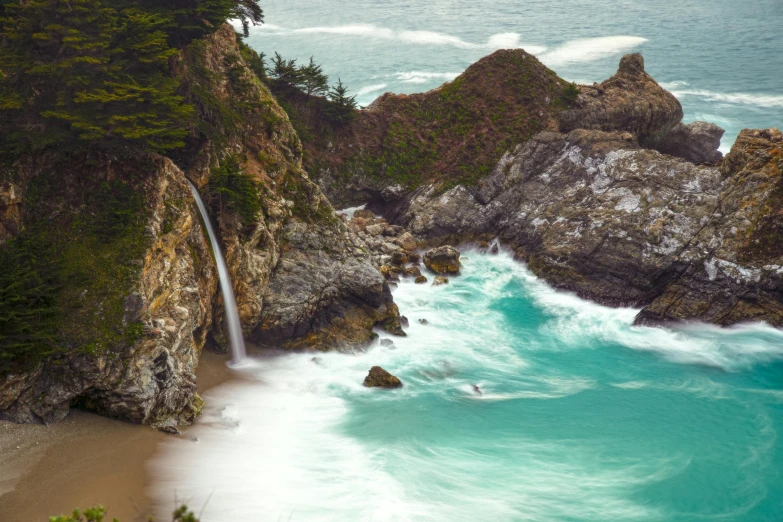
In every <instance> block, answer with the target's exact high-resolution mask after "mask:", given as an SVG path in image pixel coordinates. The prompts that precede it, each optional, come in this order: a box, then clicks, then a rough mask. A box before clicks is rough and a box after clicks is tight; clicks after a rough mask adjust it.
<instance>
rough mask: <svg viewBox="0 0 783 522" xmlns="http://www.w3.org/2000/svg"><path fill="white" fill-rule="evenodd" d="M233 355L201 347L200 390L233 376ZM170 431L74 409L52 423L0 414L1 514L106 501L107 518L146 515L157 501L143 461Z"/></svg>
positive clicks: (18, 518) (33, 519)
mask: <svg viewBox="0 0 783 522" xmlns="http://www.w3.org/2000/svg"><path fill="white" fill-rule="evenodd" d="M227 361H228V356H226V355H218V354H215V353H213V352H210V351H208V350H204V351H203V353H202V355H201V360H200V362H199V367H198V368H197V371H196V377H197V382H198V387H199V393H204V392H206V391H208V390H209V389H210V388H214V387H215V386H218V385H220V384H223V383H225V382H228V381H230V380H232V378H233V372H232V371H231V370H230V369H229V368H227V366H226V362H227ZM169 436H170V435H164V434H162V433H159V432H157V431H154V430H152V429H151V428H149V427H148V426H140V425H135V424H129V423H125V422H120V421H116V420H111V419H107V418H105V417H100V416H98V415H94V414H91V413H85V412H81V411H76V410H72V411H71V413H70V414H69V415H68V417H66V418H65V419H64V420H63V421H62V422H60V423H58V424H54V425H51V426H40V425H17V424H13V423H10V422H7V421H0V455H2V457H0V458H1V459H2V460H1V461H0V462H2V464H1V465H0V520H2V521H3V522H39V521H40V522H46V521H47V520H48V517H49V516H52V515H59V514H64V513H69V512H70V511H72V510H73V509H74V508H77V507H79V508H84V507H89V506H93V505H95V504H102V505H104V506H106V508H107V510H108V512H107V515H108V519H109V520H111V519H112V518H114V517H116V518H118V519H119V520H120V521H121V522H137V521H138V522H141V521H147V520H148V515H149V514H151V513H152V505H151V501H150V499H149V498H148V497H147V495H146V494H145V489H146V487H147V486H148V477H147V471H146V469H145V464H146V462H147V461H148V460H149V459H151V458H153V456H154V455H155V452H156V451H157V448H158V444H159V443H160V442H161V441H163V440H165V438H166V437H169ZM183 436H187V430H184V431H183Z"/></svg>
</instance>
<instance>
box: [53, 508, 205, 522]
mask: <svg viewBox="0 0 783 522" xmlns="http://www.w3.org/2000/svg"><path fill="white" fill-rule="evenodd" d="M105 518H106V508H105V507H103V506H95V507H92V508H89V509H85V510H84V511H80V510H78V509H75V510H74V511H73V513H71V514H70V515H60V516H57V517H49V522H104V519H105ZM113 520H114V522H119V521H118V520H117V519H116V518H115V519H113ZM150 520H152V519H150ZM171 522H199V519H198V518H196V515H195V514H193V512H192V511H190V510H189V509H188V507H187V506H185V505H183V506H180V507H179V508H177V509H176V510H175V511H174V514H173V515H172V518H171Z"/></svg>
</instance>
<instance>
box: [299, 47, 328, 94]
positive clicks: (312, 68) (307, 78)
mask: <svg viewBox="0 0 783 522" xmlns="http://www.w3.org/2000/svg"><path fill="white" fill-rule="evenodd" d="M299 75H300V78H301V79H300V83H299V87H300V89H301V90H302V91H303V92H304V93H305V94H307V95H308V96H323V95H324V94H326V93H327V92H328V91H329V77H328V76H326V75H325V74H324V72H323V69H322V68H321V66H320V65H318V64H317V63H315V61H314V60H313V57H312V56H311V57H310V62H309V63H308V64H307V65H305V66H303V67H301V68H300V69H299Z"/></svg>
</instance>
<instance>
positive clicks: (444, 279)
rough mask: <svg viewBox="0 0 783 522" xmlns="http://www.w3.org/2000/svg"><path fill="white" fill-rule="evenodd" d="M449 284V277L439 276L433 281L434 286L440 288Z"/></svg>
mask: <svg viewBox="0 0 783 522" xmlns="http://www.w3.org/2000/svg"><path fill="white" fill-rule="evenodd" d="M447 284H449V278H448V277H441V276H437V277H436V278H435V279H433V280H432V286H440V285H447Z"/></svg>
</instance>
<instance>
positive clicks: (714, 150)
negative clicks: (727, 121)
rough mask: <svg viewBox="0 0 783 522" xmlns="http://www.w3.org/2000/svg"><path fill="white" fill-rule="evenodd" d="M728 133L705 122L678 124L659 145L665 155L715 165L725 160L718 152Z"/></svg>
mask: <svg viewBox="0 0 783 522" xmlns="http://www.w3.org/2000/svg"><path fill="white" fill-rule="evenodd" d="M725 132H726V131H725V130H723V129H721V128H720V127H718V126H717V125H715V124H714V123H707V122H703V121H695V122H693V123H690V124H688V125H683V124H682V123H679V124H677V125H676V126H675V127H674V128H673V129H672V130H671V132H669V134H668V135H667V136H666V137H665V138H664V139H663V141H662V142H661V143H660V144H659V145H658V147H657V149H658V150H659V151H661V152H663V153H664V154H671V155H672V156H677V157H678V158H683V159H686V160H688V161H690V162H691V163H696V164H714V163H717V162H719V161H720V160H722V159H723V154H721V152H720V151H719V150H718V148H719V147H720V140H721V138H722V137H723V134H724V133H725Z"/></svg>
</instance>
